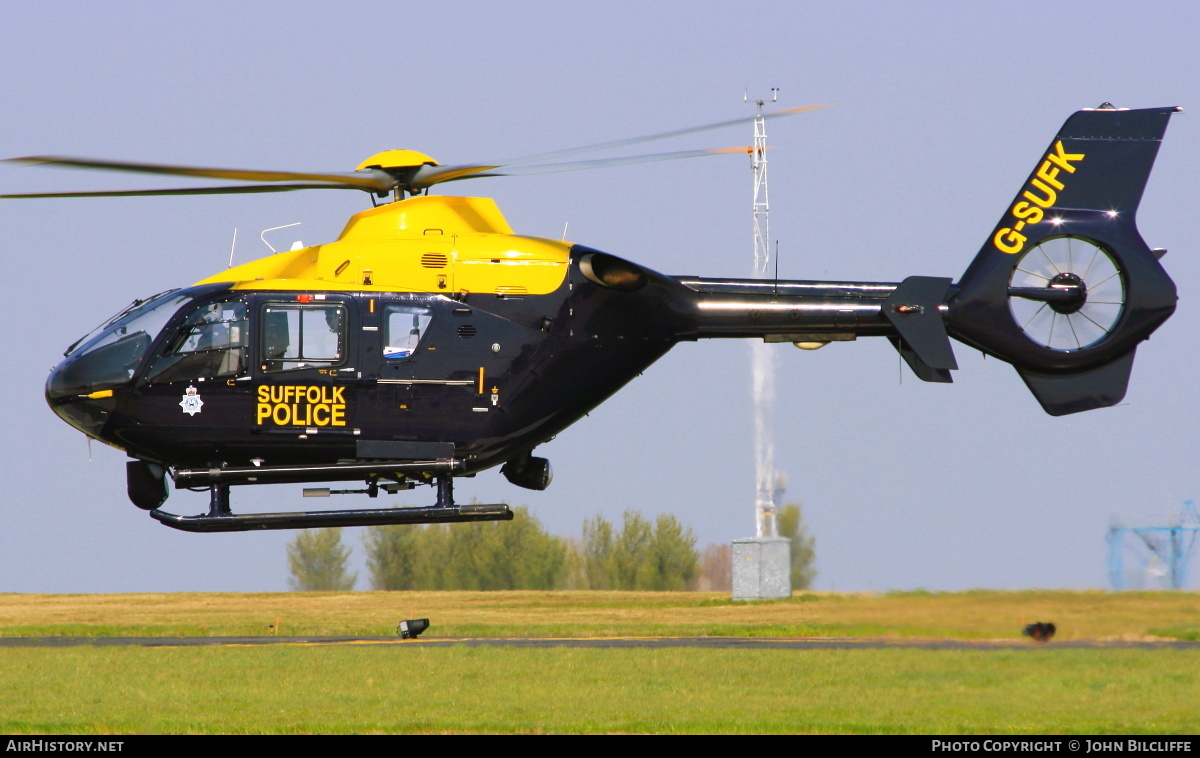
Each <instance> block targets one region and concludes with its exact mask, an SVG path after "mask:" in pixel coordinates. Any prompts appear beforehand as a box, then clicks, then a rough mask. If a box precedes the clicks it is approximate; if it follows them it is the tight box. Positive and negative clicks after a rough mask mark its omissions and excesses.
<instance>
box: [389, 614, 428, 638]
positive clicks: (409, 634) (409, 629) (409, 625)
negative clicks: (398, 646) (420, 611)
mask: <svg viewBox="0 0 1200 758" xmlns="http://www.w3.org/2000/svg"><path fill="white" fill-rule="evenodd" d="M428 628H429V619H405V620H404V621H401V622H400V624H399V625H398V626H397V627H396V631H397V632H398V633H399V634H400V639H404V640H415V639H416V638H417V637H418V636H420V634H421V632H423V631H425V630H426V629H428Z"/></svg>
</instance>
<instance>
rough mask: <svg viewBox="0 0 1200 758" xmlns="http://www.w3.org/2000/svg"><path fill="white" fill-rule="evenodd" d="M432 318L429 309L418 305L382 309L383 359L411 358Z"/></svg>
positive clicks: (391, 306) (390, 306)
mask: <svg viewBox="0 0 1200 758" xmlns="http://www.w3.org/2000/svg"><path fill="white" fill-rule="evenodd" d="M432 318H433V310H432V309H431V308H423V307H421V306H419V305H389V306H387V307H386V308H385V309H384V322H383V323H384V334H383V344H384V348H383V357H384V358H385V359H387V360H401V359H404V358H409V357H411V356H412V354H413V353H414V352H416V349H417V345H418V343H420V341H421V337H423V336H424V335H425V330H426V329H428V328H429V322H430V320H431V319H432Z"/></svg>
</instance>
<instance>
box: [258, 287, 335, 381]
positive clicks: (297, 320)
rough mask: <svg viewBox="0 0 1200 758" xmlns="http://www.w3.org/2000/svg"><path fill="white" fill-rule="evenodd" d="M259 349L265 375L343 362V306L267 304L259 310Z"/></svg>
mask: <svg viewBox="0 0 1200 758" xmlns="http://www.w3.org/2000/svg"><path fill="white" fill-rule="evenodd" d="M260 348H261V351H262V352H261V356H260V357H261V358H262V370H263V371H265V372H274V371H291V370H294V369H302V368H324V367H327V366H334V365H338V364H341V363H344V362H345V359H346V307H345V306H344V305H340V304H322V305H292V304H288V303H268V304H267V305H265V306H263V310H262V340H261V343H260Z"/></svg>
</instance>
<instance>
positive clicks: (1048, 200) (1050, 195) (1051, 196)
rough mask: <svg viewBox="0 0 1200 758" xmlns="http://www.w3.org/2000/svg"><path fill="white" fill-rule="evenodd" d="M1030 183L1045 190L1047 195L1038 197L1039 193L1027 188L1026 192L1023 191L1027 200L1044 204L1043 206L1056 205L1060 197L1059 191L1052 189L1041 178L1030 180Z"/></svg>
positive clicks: (1022, 194)
mask: <svg viewBox="0 0 1200 758" xmlns="http://www.w3.org/2000/svg"><path fill="white" fill-rule="evenodd" d="M1030 184H1032V185H1033V186H1034V187H1037V188H1038V189H1040V190H1041V191H1042V192H1045V193H1046V196H1045V197H1038V196H1037V195H1035V194H1033V193H1032V192H1030V191H1029V190H1025V191H1024V192H1022V193H1021V196H1022V197H1024V198H1025V199H1026V200H1029V201H1031V202H1034V203H1037V204H1038V205H1040V206H1042V207H1043V208H1049V207H1050V206H1052V205H1054V201H1055V200H1057V199H1058V193H1057V192H1055V191H1054V190H1052V189H1050V187H1048V186H1047V185H1046V183H1045V182H1043V181H1042V180H1041V179H1034V180H1033V181H1031V182H1030Z"/></svg>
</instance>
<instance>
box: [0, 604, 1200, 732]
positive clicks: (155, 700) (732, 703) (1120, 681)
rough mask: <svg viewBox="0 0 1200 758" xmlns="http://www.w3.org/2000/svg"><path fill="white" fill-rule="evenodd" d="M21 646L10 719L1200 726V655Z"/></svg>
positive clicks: (176, 626) (238, 609)
mask: <svg viewBox="0 0 1200 758" xmlns="http://www.w3.org/2000/svg"><path fill="white" fill-rule="evenodd" d="M413 616H417V617H429V618H430V619H431V622H432V626H431V628H430V631H429V632H428V633H427V635H437V636H486V635H503V636H509V635H516V634H526V635H565V636H599V635H612V634H621V635H663V636H693V635H700V634H709V635H732V636H832V637H863V636H872V637H875V636H883V637H895V638H915V637H932V638H963V639H1008V640H1017V639H1021V638H1020V629H1021V625H1022V624H1023V623H1028V622H1031V621H1038V620H1040V621H1053V622H1055V624H1057V625H1058V627H1059V630H1060V631H1059V636H1057V637H1056V638H1055V640H1056V641H1057V640H1061V639H1105V638H1109V639H1112V638H1124V639H1147V638H1155V637H1160V638H1161V637H1174V638H1192V639H1194V638H1195V637H1196V635H1197V632H1198V631H1200V596H1197V595H1196V594H1193V593H1146V594H1123V593H1122V594H1109V593H1101V592H1095V593H1091V592H1084V593H1079V592H967V593H954V594H942V593H936V594H930V593H902V594H889V595H834V594H823V593H822V594H802V595H797V596H795V597H794V598H792V599H791V600H784V601H775V602H760V603H732V602H730V601H728V600H727V599H724V598H722V597H720V596H717V595H700V594H695V593H595V592H581V593H566V592H553V593H543V592H515V593H381V592H370V593H366V592H364V593H346V594H325V593H279V594H263V595H232V594H214V595H209V594H164V595H124V596H106V595H73V596H63V595H55V596H45V595H12V594H10V595H0V635H3V636H15V635H108V636H112V635H139V636H162V635H217V636H225V635H267V634H270V633H271V630H270V629H269V628H268V627H269V626H270V625H271V624H273V623H274V622H275V619H276V618H278V619H280V626H281V630H280V633H281V634H284V635H316V634H321V635H355V636H370V635H388V634H394V629H395V624H396V622H397V621H398V620H399V619H401V618H408V617H413ZM1030 648H1031V649H1029V650H1020V649H1018V650H1012V649H997V650H912V649H895V650H887V649H885V650H878V649H861V650H858V649H856V650H837V649H830V650H704V649H686V648H671V649H622V650H615V649H576V648H571V649H563V648H558V649H514V648H470V647H466V646H453V647H445V648H430V647H422V646H421V645H420V644H416V645H412V644H409V645H397V646H379V645H369V644H368V645H334V646H330V645H320V646H299V645H289V646H270V647H258V646H254V647H212V648H209V647H204V648H196V647H177V648H136V647H115V648H113V647H99V648H93V647H69V648H58V649H46V648H9V649H5V650H3V651H2V654H0V732H3V733H12V734H24V733H75V734H85V733H91V734H122V733H147V732H159V733H209V732H219V733H349V732H353V733H479V732H484V733H564V732H566V733H579V732H588V733H593V732H601V733H604V732H633V733H643V732H653V733H696V732H705V733H915V734H1042V733H1050V734H1070V733H1074V734H1135V733H1136V734H1142V733H1154V734H1195V733H1197V732H1198V731H1200V716H1198V715H1197V709H1196V705H1195V704H1196V703H1197V702H1198V701H1200V697H1198V696H1200V650H1196V649H1188V650H1166V649H1160V650H1143V649H1138V650H1130V649H1113V648H1102V647H1101V648H1089V649H1066V648H1062V647H1059V648H1056V647H1055V644H1054V642H1051V643H1050V644H1047V645H1033V644H1032V643H1030Z"/></svg>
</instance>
